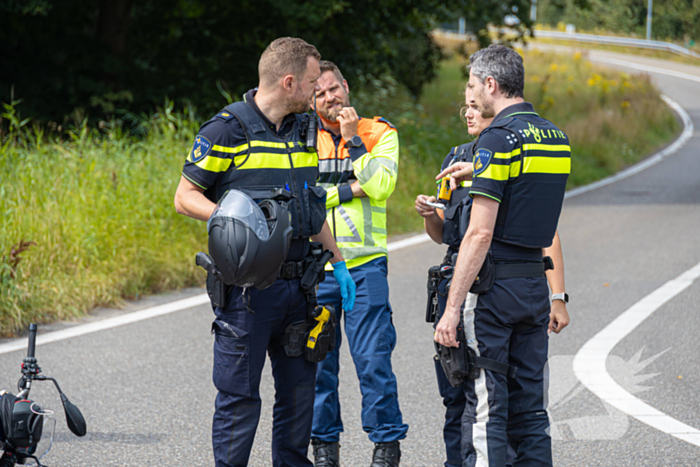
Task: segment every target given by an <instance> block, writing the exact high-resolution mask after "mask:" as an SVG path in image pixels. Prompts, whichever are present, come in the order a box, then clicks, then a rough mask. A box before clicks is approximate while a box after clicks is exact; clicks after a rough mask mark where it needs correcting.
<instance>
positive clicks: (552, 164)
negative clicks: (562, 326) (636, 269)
mask: <svg viewBox="0 0 700 467" xmlns="http://www.w3.org/2000/svg"><path fill="white" fill-rule="evenodd" d="M468 88H469V90H470V91H471V92H473V94H474V102H475V104H476V106H477V107H478V109H479V110H480V112H481V116H482V117H483V118H487V119H488V118H493V122H492V123H491V125H489V127H488V128H487V129H485V130H484V131H483V132H482V134H481V136H480V138H479V140H478V142H477V144H476V147H475V150H474V159H473V165H471V164H468V163H457V164H453V165H452V166H450V167H448V168H446V169H445V170H443V171H442V172H441V173H440V174H439V175H438V177H439V178H442V177H445V176H446V175H447V174H451V175H452V180H451V184H452V187H453V188H457V186H458V185H459V184H460V183H461V182H463V181H465V180H468V179H471V181H472V185H471V187H470V188H469V195H470V196H471V197H472V202H471V214H470V217H469V223H468V227H467V230H466V233H465V235H464V238H463V240H462V242H461V245H460V248H459V253H458V257H457V260H456V264H455V265H454V273H453V278H452V283H451V287H450V290H449V295H448V298H447V304H446V307H445V311H444V313H443V315H442V318H441V319H440V321H439V323H438V325H437V327H436V330H435V341H436V342H437V343H438V345H439V346H442V350H440V355H441V359H444V360H448V359H449V358H444V357H445V356H446V355H450V356H452V355H459V354H458V353H457V349H460V348H461V349H463V350H464V351H465V353H464V354H463V355H468V356H469V357H468V358H466V357H465V359H466V360H468V361H470V363H471V365H470V367H471V370H472V371H471V372H470V375H469V377H468V378H467V379H466V380H465V385H464V388H465V389H464V392H465V397H466V408H465V412H464V414H463V417H462V465H464V466H474V465H490V466H503V465H505V464H506V456H507V450H508V444H509V443H510V445H511V446H512V448H513V449H514V451H515V461H514V465H515V466H519V465H552V452H551V439H550V436H549V434H548V432H549V419H548V416H547V412H546V403H545V395H544V393H545V391H546V387H545V381H544V367H545V364H546V362H547V350H548V337H547V330H548V328H549V325H550V302H549V299H550V297H549V289H548V287H547V279H546V274H545V271H546V270H547V269H548V267H547V261H544V260H543V257H542V249H543V248H548V247H550V246H551V245H552V242H553V239H554V236H555V232H556V228H557V223H558V220H559V215H560V213H561V208H562V204H563V199H564V190H565V187H566V180H567V178H568V174H569V172H570V166H571V164H570V152H571V150H570V147H569V141H568V138H567V136H566V135H565V134H564V133H563V132H562V131H561V130H559V129H558V128H557V127H555V126H554V125H553V124H552V123H551V122H549V121H547V120H545V119H543V118H541V117H540V116H539V115H537V113H536V112H535V111H534V109H533V107H532V105H531V104H529V103H527V102H524V100H523V88H524V69H523V64H522V59H521V57H520V56H519V55H518V54H517V53H516V52H515V51H513V50H511V49H508V48H506V47H503V46H493V45H492V46H490V47H488V48H486V49H482V50H480V51H478V52H477V53H475V54H473V55H472V56H471V57H470V77H469V83H468ZM550 266H551V265H550ZM461 309H462V310H463V311H462V310H461ZM462 313H463V316H462ZM554 320H555V321H556V320H560V321H562V322H568V316H559V317H554ZM458 336H459V338H458ZM445 349H449V350H450V353H445V352H444V350H445ZM467 350H469V352H466V351H467ZM443 363H444V362H443ZM444 366H445V365H443V367H444ZM449 376H450V375H448V377H449Z"/></svg>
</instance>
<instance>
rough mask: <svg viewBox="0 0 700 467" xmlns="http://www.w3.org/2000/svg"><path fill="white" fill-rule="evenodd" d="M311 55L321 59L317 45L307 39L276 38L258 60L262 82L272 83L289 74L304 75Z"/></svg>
mask: <svg viewBox="0 0 700 467" xmlns="http://www.w3.org/2000/svg"><path fill="white" fill-rule="evenodd" d="M309 57H313V58H315V59H316V60H321V54H320V53H318V50H316V47H314V46H313V45H311V44H309V43H308V42H306V41H305V40H303V39H298V38H296V37H280V38H279V39H275V40H274V41H272V42H271V43H270V45H268V46H267V48H266V49H265V51H264V52H263V54H262V56H261V57H260V62H258V76H259V78H260V82H264V83H266V84H272V83H274V82H275V81H276V80H278V79H279V78H281V77H283V76H285V75H288V74H292V75H294V76H295V77H301V76H303V75H304V73H305V72H306V67H307V64H308V61H309Z"/></svg>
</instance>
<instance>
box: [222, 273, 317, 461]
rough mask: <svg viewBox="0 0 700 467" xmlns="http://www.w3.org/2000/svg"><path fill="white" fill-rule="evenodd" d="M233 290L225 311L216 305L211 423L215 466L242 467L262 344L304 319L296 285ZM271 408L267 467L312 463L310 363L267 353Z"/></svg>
mask: <svg viewBox="0 0 700 467" xmlns="http://www.w3.org/2000/svg"><path fill="white" fill-rule="evenodd" d="M242 292H243V290H242V289H241V288H239V287H234V288H233V292H232V294H231V298H230V300H229V303H228V305H227V307H226V310H225V311H224V310H222V309H221V308H216V310H215V313H216V315H217V319H216V321H215V322H214V325H213V326H212V327H213V329H214V330H215V331H216V341H215V343H214V371H213V379H214V385H215V386H216V388H217V389H218V391H219V392H218V394H217V396H216V410H215V413H214V421H213V425H212V443H213V447H214V458H215V460H216V467H242V466H246V465H248V458H249V456H250V450H251V447H252V445H253V439H254V438H255V431H256V429H257V426H258V420H259V418H260V391H259V387H260V376H261V373H262V370H263V366H264V364H265V354H266V353H267V352H268V344H269V343H270V341H271V340H272V339H274V338H276V337H279V336H282V335H283V334H284V331H285V329H286V328H287V326H288V325H289V324H291V323H296V322H299V321H303V320H305V319H306V317H307V302H306V296H305V295H304V293H303V291H302V290H301V288H300V286H299V280H298V279H293V280H283V279H278V280H277V281H276V282H275V283H274V284H272V285H271V286H270V287H269V288H267V289H265V290H258V289H255V288H250V289H248V290H246V292H245V295H242ZM270 360H271V361H272V375H273V377H274V380H275V404H274V409H273V426H272V465H273V466H275V467H281V466H311V465H313V464H312V463H311V462H310V461H309V459H308V457H307V451H308V446H309V442H310V436H311V422H312V419H313V401H314V380H315V376H316V364H315V363H311V362H309V361H307V360H306V359H305V358H304V356H303V355H302V356H299V357H288V356H287V355H286V353H285V351H284V347H283V346H278V347H276V348H274V349H271V352H270Z"/></svg>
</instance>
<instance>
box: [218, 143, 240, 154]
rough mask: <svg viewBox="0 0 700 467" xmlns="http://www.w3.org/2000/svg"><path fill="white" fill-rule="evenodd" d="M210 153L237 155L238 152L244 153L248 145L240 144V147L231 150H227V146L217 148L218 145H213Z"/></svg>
mask: <svg viewBox="0 0 700 467" xmlns="http://www.w3.org/2000/svg"><path fill="white" fill-rule="evenodd" d="M211 149H212V151H217V152H223V153H226V154H237V153H239V152H244V151H247V150H248V145H247V144H241V145H240V146H236V147H233V148H229V147H227V146H219V145H218V144H215V145H214V147H213V148H211Z"/></svg>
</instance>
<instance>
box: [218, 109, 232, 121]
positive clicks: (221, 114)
mask: <svg viewBox="0 0 700 467" xmlns="http://www.w3.org/2000/svg"><path fill="white" fill-rule="evenodd" d="M216 118H218V119H220V120H223V121H225V122H228V121H229V120H231V119H232V118H234V117H233V114H232V113H231V112H229V111H227V110H226V109H224V110H222V111H221V112H219V113H218V114H216Z"/></svg>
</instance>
